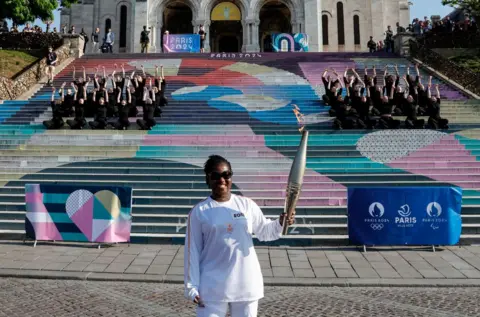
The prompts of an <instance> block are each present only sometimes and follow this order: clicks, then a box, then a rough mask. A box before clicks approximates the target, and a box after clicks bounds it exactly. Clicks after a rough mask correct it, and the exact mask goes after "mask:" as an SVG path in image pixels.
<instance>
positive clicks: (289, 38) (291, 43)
mask: <svg viewBox="0 0 480 317" xmlns="http://www.w3.org/2000/svg"><path fill="white" fill-rule="evenodd" d="M272 47H273V51H274V52H308V35H307V34H305V33H295V34H291V33H273V34H272Z"/></svg>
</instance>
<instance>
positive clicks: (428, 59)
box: [409, 40, 480, 95]
mask: <svg viewBox="0 0 480 317" xmlns="http://www.w3.org/2000/svg"><path fill="white" fill-rule="evenodd" d="M409 43H410V52H409V53H410V57H412V58H416V59H418V60H420V61H422V62H423V63H424V64H425V65H426V66H429V67H431V68H433V69H435V70H436V71H438V72H439V73H442V74H443V75H444V76H446V77H448V78H449V79H451V80H453V81H455V82H456V83H458V84H459V85H461V86H462V87H463V88H464V89H468V90H470V91H472V92H473V93H475V94H477V95H479V94H480V74H477V73H474V72H472V71H470V70H468V69H467V68H465V67H463V66H460V65H458V64H456V63H454V62H452V61H451V60H449V59H447V58H445V57H443V56H442V55H440V54H438V53H437V52H435V51H433V50H431V49H429V48H427V47H425V46H423V45H422V44H420V43H418V42H417V41H414V40H410V41H409Z"/></svg>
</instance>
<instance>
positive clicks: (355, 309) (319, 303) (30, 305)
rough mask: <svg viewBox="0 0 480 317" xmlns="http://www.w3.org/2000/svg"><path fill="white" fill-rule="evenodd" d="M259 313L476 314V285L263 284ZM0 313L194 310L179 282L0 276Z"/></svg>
mask: <svg viewBox="0 0 480 317" xmlns="http://www.w3.org/2000/svg"><path fill="white" fill-rule="evenodd" d="M265 293H266V294H265V295H266V296H265V298H264V299H263V300H261V301H260V309H259V316H266V317H270V316H271V317H282V316H294V317H307V316H309V317H323V316H335V317H337V316H355V317H363V316H365V317H371V316H382V317H391V316H402V317H409V316H422V317H426V316H435V317H457V316H480V307H479V306H478V298H479V297H480V288H450V289H449V288H378V287H372V288H362V287H355V288H346V287H333V288H323V287H301V288H300V287H266V289H265ZM0 307H1V309H0V316H1V317H3V316H5V317H29V316H40V317H43V316H55V317H64V316H65V317H74V316H78V317H85V316H95V317H97V316H118V317H123V316H125V317H131V316H138V317H141V316H145V317H147V316H152V317H153V316H155V317H160V316H165V317H166V316H169V317H183V316H195V314H194V309H195V308H194V307H193V305H192V304H190V303H188V302H187V301H186V300H185V299H184V298H183V290H182V285H176V284H153V283H137V282H130V283H127V282H90V281H62V280H33V279H8V278H5V279H0Z"/></svg>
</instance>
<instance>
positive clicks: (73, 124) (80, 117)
mask: <svg viewBox="0 0 480 317" xmlns="http://www.w3.org/2000/svg"><path fill="white" fill-rule="evenodd" d="M78 95H79V96H80V98H78V100H77V101H76V102H75V118H74V119H73V120H70V119H69V120H67V124H68V125H69V126H70V129H73V130H78V129H83V128H84V127H85V126H86V125H87V120H85V100H86V99H87V87H86V86H82V90H79V94H78Z"/></svg>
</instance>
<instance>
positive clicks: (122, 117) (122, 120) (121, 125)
mask: <svg viewBox="0 0 480 317" xmlns="http://www.w3.org/2000/svg"><path fill="white" fill-rule="evenodd" d="M117 104H118V121H117V122H116V123H115V129H117V130H127V129H128V127H129V126H130V121H129V120H128V119H129V118H128V115H129V113H130V107H132V93H131V92H130V90H129V89H127V99H126V100H125V99H123V100H120V95H118V96H117Z"/></svg>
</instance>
